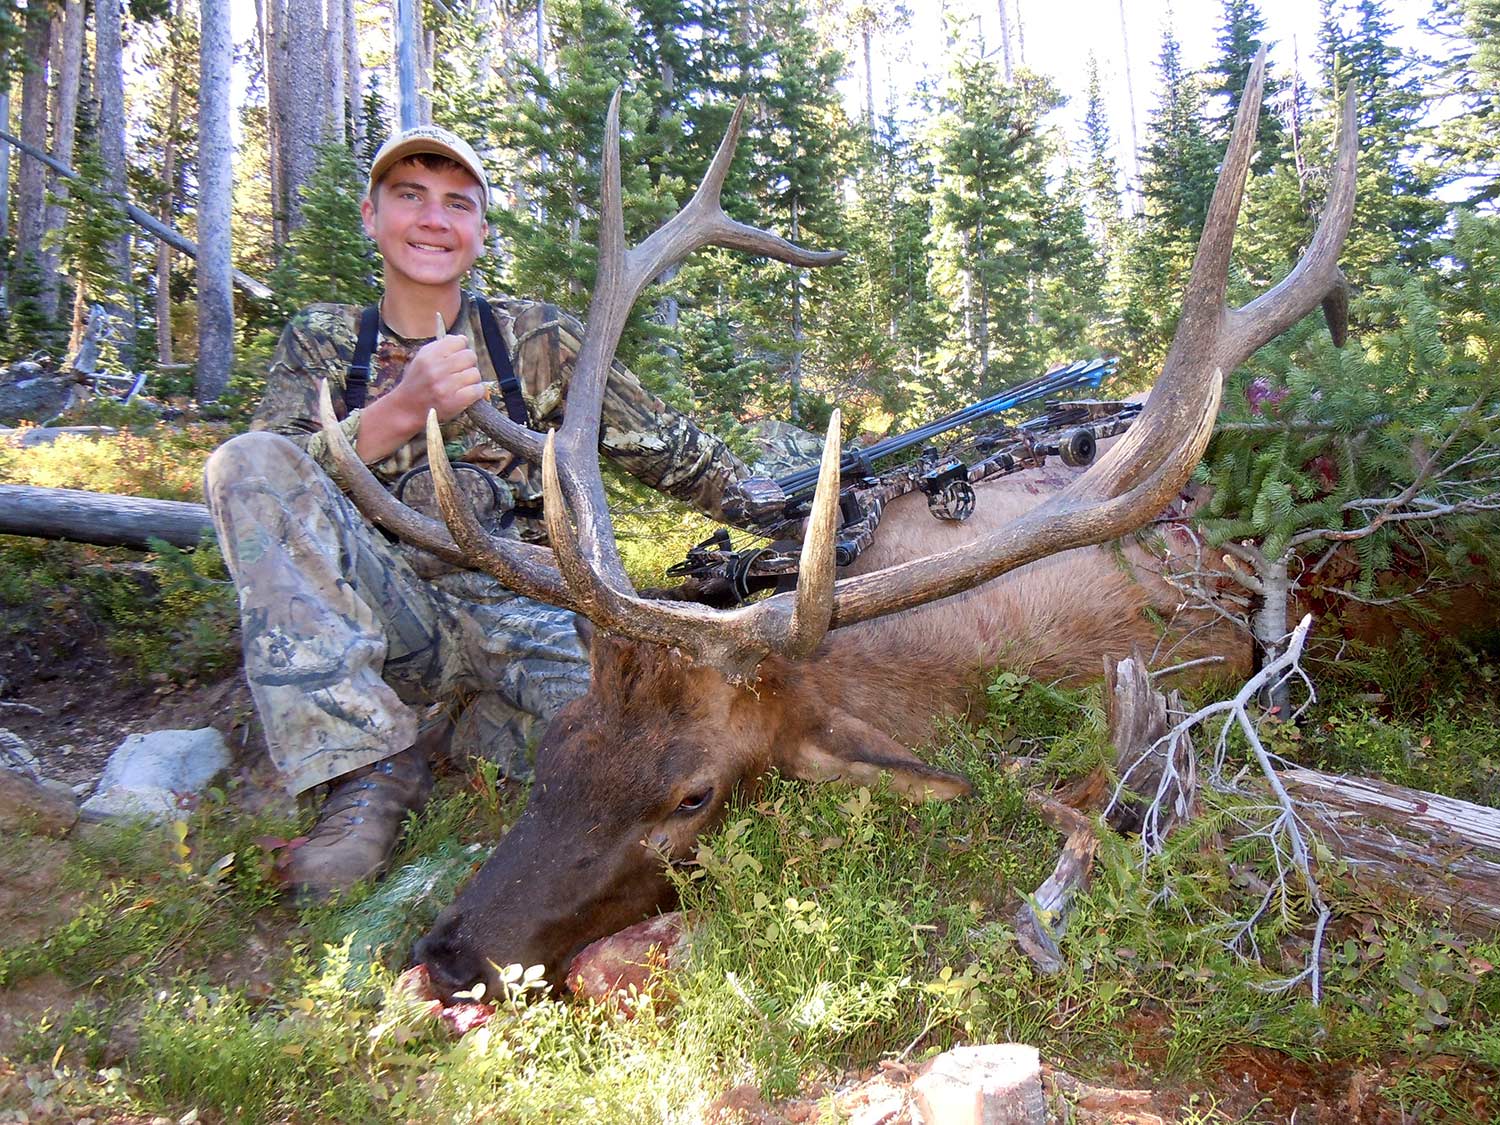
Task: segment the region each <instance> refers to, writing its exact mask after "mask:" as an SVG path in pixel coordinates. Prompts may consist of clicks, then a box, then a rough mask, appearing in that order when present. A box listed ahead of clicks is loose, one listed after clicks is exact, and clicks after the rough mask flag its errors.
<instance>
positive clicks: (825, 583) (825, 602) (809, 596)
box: [763, 409, 843, 656]
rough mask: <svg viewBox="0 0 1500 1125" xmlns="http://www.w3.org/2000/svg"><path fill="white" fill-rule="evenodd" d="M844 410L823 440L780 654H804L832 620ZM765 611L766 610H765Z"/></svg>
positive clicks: (837, 412)
mask: <svg viewBox="0 0 1500 1125" xmlns="http://www.w3.org/2000/svg"><path fill="white" fill-rule="evenodd" d="M842 436H843V412H842V411H840V410H837V409H835V410H834V412H833V414H832V415H831V416H830V417H829V419H828V432H827V434H826V435H825V436H824V438H823V459H822V461H821V462H820V463H819V465H818V488H817V491H816V492H814V493H813V502H812V510H811V512H809V514H808V517H807V523H806V528H805V530H804V532H803V535H802V557H801V559H800V561H799V564H798V567H797V591H796V595H797V596H796V600H795V602H794V604H793V608H792V613H791V620H790V621H789V622H788V624H787V629H786V640H785V642H784V643H783V644H782V645H781V646H780V648H779V651H780V652H781V653H783V654H784V655H786V656H806V655H808V653H810V652H812V650H813V649H815V648H817V647H818V645H819V643H821V642H822V640H823V638H824V637H825V636H826V635H827V634H828V625H829V622H830V621H832V619H833V584H834V579H835V576H836V574H837V570H838V565H837V564H838V534H839V460H840V457H841V456H842V452H843V442H842V440H841V438H842ZM763 612H765V611H763Z"/></svg>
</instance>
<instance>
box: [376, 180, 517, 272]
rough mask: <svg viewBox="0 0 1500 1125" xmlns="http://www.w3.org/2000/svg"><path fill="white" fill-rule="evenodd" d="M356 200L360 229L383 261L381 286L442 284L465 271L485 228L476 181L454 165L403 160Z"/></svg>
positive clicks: (479, 246) (480, 197) (472, 261)
mask: <svg viewBox="0 0 1500 1125" xmlns="http://www.w3.org/2000/svg"><path fill="white" fill-rule="evenodd" d="M375 191H376V194H377V196H378V199H366V200H365V201H364V203H363V204H362V205H361V213H362V214H363V216H364V223H365V233H366V234H368V235H369V236H370V237H371V238H373V239H374V240H375V245H376V246H377V247H379V249H380V254H381V257H382V258H383V259H384V260H385V278H386V288H387V289H390V288H392V287H393V286H395V287H401V286H403V285H408V286H410V285H416V286H422V287H440V288H441V287H447V286H449V285H454V284H457V283H458V282H459V281H461V280H462V279H463V276H464V275H465V274H466V273H468V272H469V267H470V266H472V265H473V264H474V259H475V258H477V257H478V256H479V253H480V251H481V250H482V249H483V247H484V238H485V234H486V233H487V231H488V227H487V226H486V224H485V221H484V207H483V204H482V198H483V196H482V193H481V191H480V188H479V183H478V181H477V180H475V179H474V177H473V176H471V175H469V173H468V172H466V171H464V170H463V169H462V168H460V167H458V166H457V165H452V166H444V167H440V168H427V167H424V166H423V165H421V164H419V163H417V162H416V161H413V160H403V161H401V162H400V163H399V164H396V165H395V166H393V167H392V168H391V170H390V171H389V172H387V173H386V174H385V176H384V177H383V178H382V179H381V181H380V183H379V184H377V185H376V188H375Z"/></svg>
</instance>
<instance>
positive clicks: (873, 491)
mask: <svg viewBox="0 0 1500 1125" xmlns="http://www.w3.org/2000/svg"><path fill="white" fill-rule="evenodd" d="M1118 363H1119V360H1118V359H1117V358H1115V357H1113V356H1110V357H1106V358H1103V359H1091V360H1079V361H1077V362H1075V363H1071V364H1069V365H1067V366H1066V367H1062V368H1059V369H1057V370H1054V371H1051V372H1049V373H1048V374H1046V375H1043V376H1042V377H1041V378H1039V379H1033V380H1030V381H1029V382H1026V383H1023V384H1021V385H1020V386H1017V387H1010V388H1008V389H1006V390H1004V391H1002V392H1000V393H999V394H996V395H992V396H991V397H989V398H986V399H982V400H981V401H979V402H976V403H973V404H972V405H970V406H966V407H964V408H963V409H962V410H957V411H954V412H953V413H952V414H949V415H947V416H945V417H943V418H939V419H938V420H937V421H935V422H929V423H928V424H926V425H925V426H919V427H917V428H916V429H914V430H911V431H909V432H907V433H904V434H897V435H895V436H893V437H889V438H885V439H884V440H882V441H878V442H876V443H875V444H874V445H870V446H867V447H865V448H850V449H846V450H845V451H844V455H843V458H842V460H841V461H840V464H839V469H840V479H841V481H842V485H841V487H840V490H839V536H838V545H837V561H838V565H839V566H840V567H845V566H848V565H849V564H850V563H852V562H853V561H854V560H855V559H856V558H858V557H859V555H860V553H861V552H862V551H864V550H865V548H867V547H868V546H869V545H870V544H871V543H872V542H873V541H874V538H875V529H876V527H877V526H878V525H879V523H880V517H881V514H882V512H883V511H884V509H885V505H886V504H887V503H889V502H890V501H891V500H893V499H895V498H896V497H897V496H902V495H904V494H906V493H908V492H911V491H913V490H915V491H918V492H921V493H922V494H923V495H925V496H926V497H927V507H928V509H929V510H930V511H931V512H932V514H933V515H934V516H935V517H937V518H938V519H941V520H955V521H961V520H966V519H968V518H969V517H970V516H971V515H973V514H974V507H975V504H976V497H975V494H974V487H973V486H974V485H975V484H977V483H979V482H980V481H982V480H989V479H991V478H993V477H1001V476H1007V475H1009V474H1011V473H1017V472H1020V471H1021V470H1022V469H1030V468H1037V467H1040V466H1041V465H1042V464H1044V463H1045V462H1046V459H1047V458H1048V457H1057V458H1058V459H1059V460H1061V461H1062V462H1063V463H1064V464H1065V465H1071V466H1083V465H1087V464H1089V463H1090V462H1092V461H1093V459H1094V452H1095V447H1096V442H1097V441H1098V439H1099V438H1104V437H1111V436H1113V435H1115V434H1118V433H1120V432H1122V431H1123V430H1125V429H1126V428H1127V427H1129V425H1130V423H1131V422H1132V421H1133V420H1134V419H1135V417H1136V416H1137V415H1138V414H1139V413H1140V411H1141V404H1140V403H1135V402H1103V401H1098V400H1093V399H1078V400H1069V401H1063V400H1053V401H1049V402H1047V403H1046V411H1045V412H1044V413H1042V414H1039V415H1037V416H1035V417H1032V418H1029V419H1027V420H1026V421H1023V422H1020V423H1017V424H1015V425H1006V424H1004V423H997V424H994V425H991V426H989V427H987V428H985V429H983V430H981V431H979V432H978V433H972V432H971V433H970V434H968V435H967V436H965V437H962V438H959V439H958V440H955V441H950V442H949V443H947V444H946V445H944V446H942V447H939V446H937V445H935V444H932V441H933V439H934V438H937V437H938V436H940V435H942V434H945V433H949V432H951V431H954V430H958V429H960V428H963V427H971V426H974V425H975V424H977V423H980V422H984V421H986V420H987V419H993V418H995V417H996V416H997V415H999V414H1002V413H1004V412H1005V411H1008V410H1012V409H1014V408H1015V407H1017V406H1020V405H1022V404H1023V403H1027V402H1033V401H1035V400H1036V399H1039V398H1045V397H1046V396H1048V395H1055V394H1060V393H1062V392H1066V391H1071V390H1077V389H1080V388H1083V387H1089V388H1097V387H1098V386H1099V384H1100V383H1101V382H1102V381H1103V380H1104V379H1105V378H1106V377H1108V376H1110V375H1113V374H1114V373H1115V368H1116V366H1117V365H1118ZM913 449H916V450H918V452H917V454H916V456H915V457H914V458H913V459H909V460H906V461H904V462H895V463H892V460H891V459H892V458H896V457H898V456H900V455H901V454H903V453H907V452H908V451H910V450H913ZM880 462H884V463H885V467H884V468H880V469H877V468H876V465H877V463H880ZM817 482H818V472H817V468H816V467H813V468H810V469H804V470H801V471H799V472H796V473H790V474H788V475H786V476H784V477H780V478H778V479H777V481H776V483H777V484H778V485H780V486H781V489H782V491H783V492H784V493H785V495H786V498H787V499H786V504H785V507H784V509H783V513H782V517H781V518H780V519H778V520H775V521H773V522H771V523H769V524H767V525H765V526H764V528H763V529H762V534H764V535H765V536H766V537H767V538H769V539H770V540H772V542H771V543H770V545H769V546H762V547H752V548H748V549H745V550H738V551H737V550H735V549H734V547H733V545H732V543H731V541H730V538H729V532H728V531H727V530H726V529H724V528H720V529H719V530H718V531H716V532H714V534H713V535H711V536H709V538H707V539H705V540H704V541H703V542H702V543H699V544H698V545H697V546H696V547H694V548H692V549H691V550H690V551H689V552H688V554H687V557H686V558H685V559H684V560H683V561H682V562H680V563H678V564H677V565H675V566H673V567H672V568H671V569H670V570H669V571H668V572H667V573H668V574H670V575H672V576H673V577H676V578H681V579H682V580H683V588H682V589H681V590H680V591H679V592H678V594H679V596H688V597H692V598H694V599H695V600H700V601H706V602H709V603H712V604H720V605H732V604H735V603H737V602H741V601H744V600H745V599H747V598H749V597H750V596H751V595H752V594H755V593H757V592H759V591H761V590H768V589H772V588H775V587H778V586H783V585H789V584H791V583H792V582H793V581H794V580H795V578H796V574H797V561H798V556H799V554H800V550H801V543H800V538H801V525H802V521H803V520H804V519H805V518H806V516H807V514H808V511H809V509H810V508H811V505H812V497H813V492H814V491H815V489H816V487H817Z"/></svg>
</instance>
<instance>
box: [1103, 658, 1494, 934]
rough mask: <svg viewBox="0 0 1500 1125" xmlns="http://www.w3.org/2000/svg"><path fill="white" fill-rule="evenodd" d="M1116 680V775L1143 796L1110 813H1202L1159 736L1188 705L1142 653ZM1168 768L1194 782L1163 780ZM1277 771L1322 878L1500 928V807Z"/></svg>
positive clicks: (1119, 825)
mask: <svg viewBox="0 0 1500 1125" xmlns="http://www.w3.org/2000/svg"><path fill="white" fill-rule="evenodd" d="M1132 665H1133V666H1132ZM1110 681H1111V682H1110V687H1111V707H1110V716H1109V719H1110V739H1111V741H1112V742H1113V743H1114V746H1115V751H1116V758H1115V769H1116V773H1117V775H1119V776H1128V779H1129V787H1130V789H1131V790H1132V791H1133V792H1134V793H1136V794H1139V796H1140V799H1139V800H1118V801H1116V803H1115V805H1114V807H1113V809H1111V810H1110V813H1109V815H1108V816H1107V819H1108V821H1109V823H1110V825H1111V826H1112V827H1114V828H1116V829H1118V830H1121V831H1126V832H1129V831H1132V830H1138V829H1140V828H1141V827H1145V826H1149V825H1150V823H1151V819H1152V818H1153V817H1159V818H1160V821H1161V824H1160V826H1159V828H1160V831H1161V832H1162V834H1163V835H1164V834H1165V833H1166V832H1168V831H1170V829H1171V822H1172V821H1175V820H1176V819H1178V818H1181V817H1185V816H1191V815H1192V806H1193V804H1194V802H1193V799H1192V792H1193V790H1194V789H1195V787H1196V782H1197V781H1198V779H1197V778H1196V777H1195V776H1194V774H1195V770H1194V767H1193V765H1192V761H1191V755H1190V754H1189V755H1182V754H1181V753H1180V752H1179V753H1174V755H1173V760H1172V762H1171V763H1167V762H1165V761H1164V760H1163V759H1162V747H1161V746H1159V745H1158V744H1157V742H1158V739H1160V738H1161V735H1162V734H1163V733H1164V731H1165V729H1166V716H1167V714H1168V713H1169V712H1168V709H1169V707H1170V708H1172V710H1173V711H1174V712H1175V713H1176V714H1178V715H1180V714H1181V704H1180V702H1177V701H1175V700H1174V701H1173V702H1172V703H1170V704H1169V702H1168V701H1167V700H1166V699H1165V698H1163V696H1162V695H1161V694H1160V693H1159V692H1156V691H1154V690H1153V689H1151V688H1150V687H1149V682H1150V681H1149V676H1148V675H1147V672H1146V669H1145V668H1144V666H1140V665H1139V664H1138V663H1137V662H1136V661H1121V662H1120V666H1119V668H1118V670H1117V671H1116V673H1115V674H1114V675H1112V676H1111V677H1110ZM1148 751H1152V753H1151V754H1150V756H1148ZM1163 771H1166V772H1167V773H1169V774H1173V775H1176V777H1177V778H1182V779H1189V778H1191V782H1192V783H1190V784H1188V785H1186V786H1184V787H1179V786H1178V785H1177V784H1176V783H1175V781H1174V783H1173V784H1171V785H1166V786H1164V785H1161V784H1160V781H1161V778H1162V775H1163ZM1276 778H1277V780H1278V781H1279V782H1280V784H1281V786H1282V787H1283V788H1284V789H1285V790H1286V793H1287V794H1288V796H1289V798H1290V800H1291V803H1292V806H1293V807H1294V808H1295V810H1296V813H1297V816H1298V818H1299V819H1300V821H1301V822H1302V823H1303V824H1305V825H1306V826H1307V828H1308V829H1309V830H1310V831H1311V832H1312V834H1313V835H1314V836H1315V837H1316V838H1317V844H1319V845H1321V847H1317V846H1314V847H1313V849H1312V851H1313V853H1314V854H1313V855H1312V856H1311V857H1310V858H1311V862H1312V866H1313V868H1314V869H1315V870H1316V871H1317V872H1318V874H1319V876H1320V878H1328V877H1332V876H1334V875H1336V874H1347V876H1348V878H1350V879H1351V880H1352V881H1353V883H1354V884H1355V886H1356V887H1357V888H1361V889H1364V890H1367V891H1369V892H1371V893H1373V894H1375V895H1379V896H1384V897H1396V898H1400V899H1404V900H1408V901H1414V902H1417V903H1420V904H1421V905H1422V906H1423V907H1425V908H1426V909H1428V910H1431V911H1433V912H1435V913H1437V914H1440V915H1443V916H1445V917H1446V918H1447V919H1448V922H1449V924H1450V925H1452V926H1453V927H1455V928H1456V929H1458V930H1460V931H1461V932H1464V933H1478V934H1494V933H1500V809H1494V808H1489V807H1487V806H1485V805H1476V804H1473V803H1471V802H1469V801H1461V800H1458V799H1456V798H1453V797H1445V796H1442V795H1440V794H1437V793H1427V792H1424V791H1422V790H1419V789H1407V788H1404V787H1402V786H1399V785H1392V784H1391V783H1389V782H1385V781H1376V780H1374V779H1371V778H1365V777H1347V776H1342V775H1339V774H1331V773H1324V772H1322V771H1320V770H1314V769H1307V768H1305V767H1288V768H1284V769H1278V770H1277V771H1276ZM1267 793H1268V795H1269V789H1267ZM1164 806H1170V807H1164ZM1235 831H1236V829H1234V828H1233V827H1231V828H1230V829H1229V832H1230V833H1231V834H1234V833H1235ZM1244 831H1246V832H1250V831H1253V829H1252V828H1251V827H1249V826H1247V827H1245V828H1244Z"/></svg>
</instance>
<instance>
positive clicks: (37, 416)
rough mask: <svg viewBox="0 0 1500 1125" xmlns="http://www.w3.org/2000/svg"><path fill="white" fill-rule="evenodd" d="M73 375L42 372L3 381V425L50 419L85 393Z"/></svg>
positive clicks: (0, 386) (0, 404)
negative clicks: (38, 374) (35, 375)
mask: <svg viewBox="0 0 1500 1125" xmlns="http://www.w3.org/2000/svg"><path fill="white" fill-rule="evenodd" d="M84 393H85V392H84V389H83V388H82V387H80V385H79V384H78V383H77V381H75V380H74V378H73V377H72V376H71V375H42V376H37V377H33V378H29V379H21V380H19V381H16V382H11V383H0V426H15V425H19V424H20V423H21V422H37V423H42V422H46V421H48V420H50V419H52V418H55V417H57V416H58V415H59V414H61V413H62V412H63V411H65V410H67V409H68V407H70V406H71V405H73V403H74V401H75V400H76V399H77V398H78V397H79V396H81V395H82V394H84Z"/></svg>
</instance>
